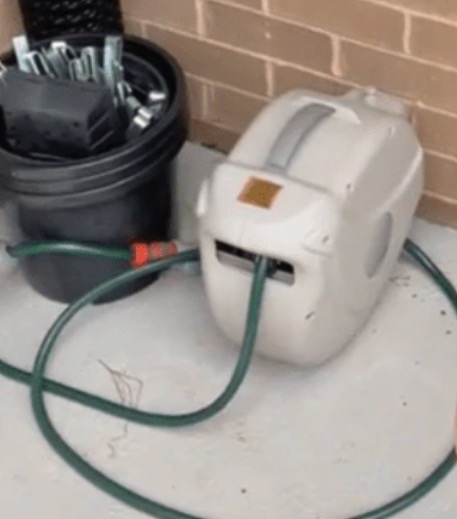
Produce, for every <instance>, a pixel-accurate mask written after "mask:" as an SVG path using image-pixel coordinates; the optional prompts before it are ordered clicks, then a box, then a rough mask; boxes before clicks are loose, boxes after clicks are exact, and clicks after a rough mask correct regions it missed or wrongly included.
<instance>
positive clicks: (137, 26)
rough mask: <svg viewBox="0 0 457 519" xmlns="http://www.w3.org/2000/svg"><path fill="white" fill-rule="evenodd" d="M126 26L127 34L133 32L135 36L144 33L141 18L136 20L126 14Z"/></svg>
mask: <svg viewBox="0 0 457 519" xmlns="http://www.w3.org/2000/svg"><path fill="white" fill-rule="evenodd" d="M124 28H125V32H126V34H131V35H133V36H142V35H143V27H142V24H141V22H140V20H134V19H133V18H130V17H128V16H124Z"/></svg>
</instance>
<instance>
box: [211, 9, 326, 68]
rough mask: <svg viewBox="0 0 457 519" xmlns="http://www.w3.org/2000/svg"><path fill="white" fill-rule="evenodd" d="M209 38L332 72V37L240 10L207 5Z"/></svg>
mask: <svg viewBox="0 0 457 519" xmlns="http://www.w3.org/2000/svg"><path fill="white" fill-rule="evenodd" d="M205 18H206V30H207V35H208V37H209V38H212V39H215V40H218V41H221V42H224V43H228V44H230V45H233V46H235V47H241V48H244V49H247V50H250V51H252V52H256V53H260V54H266V55H268V56H271V57H273V58H279V59H281V60H284V61H288V62H291V63H297V64H300V65H303V66H307V67H309V68H312V69H316V70H322V71H330V66H331V61H332V42H331V40H330V37H329V36H327V35H325V34H322V33H319V32H316V31H313V30H310V29H307V28H305V27H299V26H297V25H293V24H290V23H287V22H282V21H278V20H273V19H271V18H268V17H267V16H264V15H261V14H257V13H253V12H249V11H246V10H243V9H239V8H237V7H233V6H228V5H224V4H219V3H215V2H211V1H209V2H207V4H206V8H205Z"/></svg>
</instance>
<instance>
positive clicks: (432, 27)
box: [411, 0, 457, 68]
mask: <svg viewBox="0 0 457 519" xmlns="http://www.w3.org/2000/svg"><path fill="white" fill-rule="evenodd" d="M456 3H457V0H456ZM411 31H412V32H411V52H412V53H413V54H414V55H416V56H419V57H421V58H425V59H429V60H432V61H435V62H438V63H444V64H445V65H451V66H454V67H456V68H457V26H453V25H447V24H445V23H441V22H437V21H434V20H427V19H426V18H418V17H414V18H413V20H412V25H411Z"/></svg>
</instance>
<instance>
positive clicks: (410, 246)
mask: <svg viewBox="0 0 457 519" xmlns="http://www.w3.org/2000/svg"><path fill="white" fill-rule="evenodd" d="M55 245H59V244H55V243H54V244H53V245H52V247H54V246H55ZM60 245H64V244H60ZM73 245H76V246H77V247H76V249H75V251H76V253H77V254H81V255H84V252H83V251H82V249H79V248H78V244H72V246H73ZM20 247H21V253H20V254H18V253H17V250H16V251H15V247H12V248H10V252H11V254H12V255H13V256H14V254H15V253H16V256H15V257H26V256H27V255H34V254H39V253H40V252H37V249H36V248H31V249H27V248H26V246H25V245H24V246H20ZM52 247H51V248H52ZM95 248H96V247H95ZM57 249H58V247H57ZM64 249H65V252H64V253H68V254H71V252H69V249H66V248H65V247H63V248H61V249H60V250H61V251H63V250H64ZM41 250H42V253H49V252H50V251H49V250H48V249H47V248H46V243H44V244H42V249H41ZM55 250H56V249H55ZM92 252H93V251H90V252H89V255H95V256H97V254H92ZM124 252H125V251H124ZM405 252H406V253H407V254H408V255H409V256H410V257H411V258H412V259H414V260H415V261H416V262H417V263H418V264H419V265H420V266H421V267H422V268H423V269H424V270H425V271H426V272H427V273H428V275H429V276H430V277H431V278H432V279H433V280H434V281H435V283H436V284H437V285H438V287H439V288H440V289H441V290H442V292H443V293H444V294H445V295H446V297H447V298H448V300H449V301H450V303H451V304H452V306H453V307H454V309H455V310H456V312H457V291H456V290H455V288H454V286H453V285H452V283H451V282H450V280H449V279H448V278H447V277H446V275H445V274H444V273H443V272H442V271H441V270H440V269H439V268H438V267H437V265H435V263H434V262H433V261H432V260H431V259H430V258H429V257H428V256H427V255H426V254H425V253H424V252H423V251H422V250H421V249H420V248H419V247H418V246H417V245H415V244H414V243H413V242H411V241H410V240H407V241H406V243H405ZM51 253H52V252H51ZM57 253H58V252H57ZM118 259H121V258H118ZM196 259H198V252H197V251H188V252H185V253H181V254H179V255H177V256H176V257H172V258H168V259H165V260H160V261H157V262H155V263H153V264H151V265H148V266H146V267H144V268H142V269H140V270H136V271H130V272H127V273H125V274H122V275H121V276H118V277H117V278H114V279H113V280H110V281H108V282H105V283H104V284H103V285H101V286H99V287H97V288H96V289H94V290H92V291H91V292H90V293H89V294H87V295H86V296H84V297H82V298H81V299H79V300H78V301H76V302H75V303H74V304H72V305H70V306H69V307H68V308H67V309H66V310H65V311H64V312H63V313H62V314H61V315H60V316H59V317H58V319H57V320H56V321H55V323H54V325H53V326H52V328H51V329H50V330H49V332H48V333H47V335H46V337H45V339H44V340H43V343H42V345H41V347H40V350H39V352H38V354H37V357H36V360H35V366H34V370H33V373H32V374H31V373H29V372H26V371H23V370H20V369H18V368H16V367H14V366H11V365H9V364H7V363H5V362H4V361H1V360H0V374H3V375H5V376H7V377H8V378H10V379H12V380H15V381H17V382H21V383H24V384H29V385H31V400H32V407H33V412H34V415H35V418H36V420H37V423H38V425H39V427H40V430H41V432H42V433H43V435H44V437H45V438H46V439H47V441H48V442H49V444H50V445H51V446H52V447H53V449H54V450H55V451H56V452H57V453H58V454H59V455H60V456H61V457H62V458H63V459H64V460H65V461H66V462H67V463H68V464H69V465H70V466H71V467H73V469H74V470H76V472H78V473H79V474H80V475H81V476H82V477H84V478H85V479H87V480H88V481H90V482H91V483H93V484H94V485H95V486H97V487H98V488H99V489H100V490H102V491H104V492H105V493H107V494H109V495H111V496H112V497H115V498H116V499H119V500H120V501H122V502H124V503H125V504H127V505H130V506H131V507H133V508H135V509H137V510H139V511H142V512H145V513H147V514H150V515H152V516H154V517H156V518H157V519H202V518H201V517H198V516H194V515H191V514H187V513H185V512H181V511H179V510H175V509H173V508H171V507H168V506H166V505H163V504H161V503H158V502H156V501H153V500H151V499H148V498H146V497H144V496H141V495H139V494H137V493H136V492H134V491H132V490H130V489H128V488H126V487H125V486H123V485H121V484H119V483H117V482H116V481H114V480H112V479H110V478H108V477H107V476H106V475H104V474H103V473H102V472H100V471H99V470H97V469H95V468H94V467H92V466H91V465H90V464H89V463H87V462H86V461H85V460H84V459H83V458H82V457H81V456H79V454H77V453H76V452H75V451H74V450H73V449H72V448H71V447H70V446H69V445H68V444H67V443H66V442H65V441H64V440H63V439H62V437H61V436H60V435H59V433H58V432H57V431H56V429H55V428H54V426H53V425H52V423H51V421H50V419H49V416H48V414H47V410H46V407H45V404H44V394H43V393H44V391H48V392H51V393H53V394H55V395H58V396H61V397H64V398H67V399H70V400H73V401H75V402H78V403H80V404H83V405H85V406H88V407H92V408H94V409H98V410H100V411H102V412H105V413H108V414H111V415H113V416H117V417H119V418H124V419H128V420H132V421H134V422H137V423H143V424H148V425H154V426H160V427H181V426H187V425H192V424H196V423H198V422H201V421H203V420H206V419H208V418H210V417H212V416H214V415H215V414H217V413H218V412H219V411H221V410H222V409H223V408H224V407H225V406H226V405H228V403H229V402H230V401H231V399H232V398H233V397H234V396H235V394H236V393H237V391H238V389H239V387H240V386H241V384H242V382H243V380H244V378H245V376H246V373H247V370H248V368H249V365H250V362H251V359H252V353H253V348H254V343H255V339H256V334H257V328H258V322H259V319H260V310H261V302H262V296H263V291H264V288H265V280H266V276H267V270H268V261H267V260H266V259H258V260H257V262H256V267H255V273H254V279H253V283H252V287H251V295H250V303H249V311H248V316H247V322H246V330H245V336H244V341H243V346H242V349H241V352H240V357H239V359H238V362H237V365H236V367H235V370H234V373H233V375H232V378H231V379H230V382H229V384H228V385H227V387H226V389H225V390H224V392H223V393H222V394H221V396H219V397H218V398H217V399H216V400H214V402H213V403H212V404H210V405H208V406H206V407H204V408H202V409H200V410H198V411H195V412H191V413H186V414H181V415H161V414H155V413H146V412H143V411H137V410H134V409H131V408H128V407H124V406H122V405H120V404H117V403H115V402H111V401H109V400H105V399H102V398H100V397H97V396H95V395H91V394H90V393H86V392H84V391H80V390H78V389H75V388H72V387H69V386H66V385H64V384H60V383H58V382H55V381H52V380H48V379H46V378H45V372H46V367H47V361H48V359H49V357H50V355H51V353H52V351H53V349H54V347H55V346H56V341H57V339H58V337H59V335H60V333H61V332H62V330H63V329H64V327H65V326H66V324H68V322H69V321H70V320H71V319H72V318H73V317H74V316H75V315H76V314H77V313H78V312H79V311H80V310H81V309H82V308H84V307H85V306H88V305H89V304H91V303H93V302H95V301H96V300H97V299H98V298H100V297H102V296H104V295H107V294H108V293H109V292H110V291H111V290H115V289H117V288H119V287H120V286H124V285H125V284H128V283H130V282H131V281H133V280H134V279H138V278H140V277H142V276H146V275H148V274H151V273H152V272H157V271H159V270H162V269H165V268H168V267H169V266H171V265H173V264H176V263H184V262H187V261H195V260H196ZM456 464H457V456H456V454H455V451H454V449H452V450H451V451H450V453H449V454H448V455H447V456H446V458H445V459H444V460H443V461H442V463H441V464H440V465H439V466H438V467H437V468H436V469H435V470H434V471H433V472H432V473H431V474H430V475H429V476H427V477H426V478H425V479H424V480H423V481H422V482H421V483H419V484H418V485H417V486H416V487H414V488H413V489H412V490H411V491H409V492H407V493H406V494H404V495H402V496H400V497H399V498H397V499H395V500H394V501H392V502H390V503H388V504H386V505H384V506H381V507H379V508H376V509H374V510H372V511H369V512H366V513H363V514H361V515H357V516H352V517H350V518H348V519H388V518H391V517H392V516H394V515H396V514H397V513H399V512H401V511H402V510H404V509H406V508H409V507H410V506H412V505H414V504H415V503H417V502H418V501H419V500H420V499H422V498H423V497H424V496H425V495H427V494H428V493H429V492H430V491H431V490H433V489H434V488H435V487H436V486H437V485H438V484H439V483H440V482H441V481H442V480H443V479H444V478H445V477H446V476H447V475H448V474H449V473H450V472H451V471H452V470H453V469H454V468H455V466H456Z"/></svg>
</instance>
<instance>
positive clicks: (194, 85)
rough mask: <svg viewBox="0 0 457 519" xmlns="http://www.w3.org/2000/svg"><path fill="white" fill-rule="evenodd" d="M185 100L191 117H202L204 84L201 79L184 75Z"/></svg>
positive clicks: (203, 110)
mask: <svg viewBox="0 0 457 519" xmlns="http://www.w3.org/2000/svg"><path fill="white" fill-rule="evenodd" d="M186 85H187V100H188V104H189V109H190V116H191V118H192V119H202V118H203V116H204V112H205V109H204V89H205V88H206V85H205V83H204V82H203V81H200V80H199V79H198V78H195V77H193V76H189V75H187V76H186Z"/></svg>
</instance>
